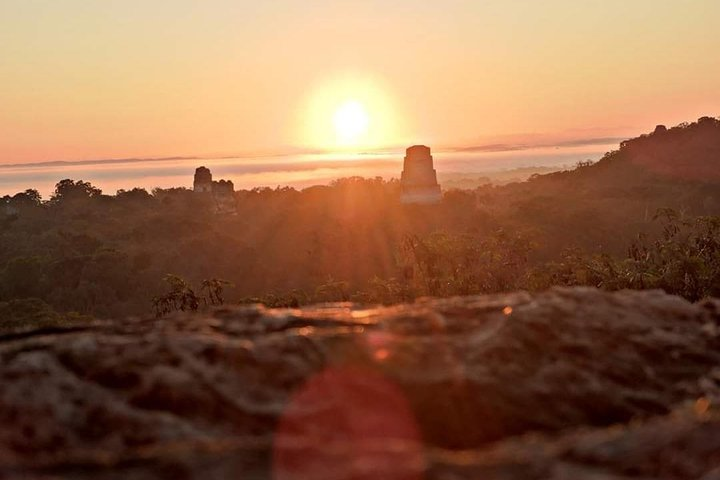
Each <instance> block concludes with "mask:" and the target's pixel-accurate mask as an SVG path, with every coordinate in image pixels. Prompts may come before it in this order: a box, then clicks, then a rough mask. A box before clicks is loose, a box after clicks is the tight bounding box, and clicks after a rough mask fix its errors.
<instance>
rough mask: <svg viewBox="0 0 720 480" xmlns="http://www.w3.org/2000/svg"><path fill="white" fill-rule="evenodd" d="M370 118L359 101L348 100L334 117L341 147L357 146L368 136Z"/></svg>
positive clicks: (334, 124)
mask: <svg viewBox="0 0 720 480" xmlns="http://www.w3.org/2000/svg"><path fill="white" fill-rule="evenodd" d="M369 125H370V116H369V115H368V113H367V110H366V109H365V106H364V105H363V104H362V103H360V102H358V101H357V100H347V101H345V102H344V103H343V104H342V105H340V106H339V107H338V109H337V110H336V111H335V114H334V115H333V126H334V127H335V135H336V137H337V141H338V143H339V144H341V145H357V144H359V143H362V140H363V139H364V137H366V136H367V133H368V127H369Z"/></svg>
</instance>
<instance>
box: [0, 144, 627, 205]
mask: <svg viewBox="0 0 720 480" xmlns="http://www.w3.org/2000/svg"><path fill="white" fill-rule="evenodd" d="M615 147H616V145H610V144H608V145H580V146H568V147H555V146H548V147H535V148H527V149H519V150H518V149H507V150H500V151H466V152H463V151H456V152H442V151H441V152H434V155H433V156H434V158H435V168H436V170H437V171H438V175H439V177H440V179H441V181H442V180H443V179H444V178H446V176H447V175H461V176H467V177H472V176H483V175H488V174H494V173H499V172H505V171H511V170H514V169H518V168H530V167H536V168H542V167H558V168H560V167H563V166H571V165H574V164H575V163H576V162H578V161H583V160H588V159H591V160H598V159H599V158H600V157H601V156H602V155H603V154H604V153H605V152H607V151H609V150H611V149H613V148H615ZM402 162H403V155H402V154H398V153H376V154H298V155H278V156H264V157H241V158H238V157H225V158H210V157H206V158H168V159H146V160H143V159H127V160H108V161H102V160H100V161H95V162H92V161H91V162H90V163H85V162H78V163H72V162H71V163H58V164H45V165H42V164H41V165H36V166H30V165H16V166H0V195H13V194H15V193H18V192H21V191H24V190H25V189H28V188H32V189H37V190H38V191H39V192H40V194H41V195H42V196H43V198H46V199H47V198H49V196H50V194H51V193H52V191H53V189H54V186H55V184H56V183H57V182H59V181H60V180H62V179H64V178H71V179H75V180H84V181H89V182H91V183H92V184H93V185H95V186H97V187H98V188H101V189H102V190H103V191H104V193H107V194H114V193H115V192H116V191H117V190H119V189H125V190H129V189H132V188H135V187H138V188H145V189H146V190H148V191H150V190H151V189H153V188H156V187H159V188H171V187H188V188H190V187H192V180H193V173H194V170H195V168H196V167H199V166H201V165H204V166H207V167H209V168H211V170H212V172H213V174H214V176H215V178H216V179H221V178H223V179H228V180H232V181H233V182H234V183H235V187H236V188H237V189H250V188H254V187H267V186H269V187H276V186H291V187H296V188H305V187H308V186H312V185H325V184H328V183H330V182H331V181H332V180H335V179H338V178H343V177H351V176H363V177H368V178H374V177H382V178H384V179H386V180H389V179H391V178H399V177H400V171H401V170H402Z"/></svg>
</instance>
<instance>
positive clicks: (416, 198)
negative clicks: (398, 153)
mask: <svg viewBox="0 0 720 480" xmlns="http://www.w3.org/2000/svg"><path fill="white" fill-rule="evenodd" d="M400 186H401V194H400V201H401V202H402V203H406V204H410V203H421V204H433V203H439V202H440V200H441V199H442V193H441V191H440V185H439V184H438V181H437V172H436V171H435V169H434V168H433V157H432V155H431V154H430V148H429V147H426V146H425V145H415V146H412V147H410V148H408V149H407V152H406V154H405V162H404V164H403V172H402V177H401V179H400Z"/></svg>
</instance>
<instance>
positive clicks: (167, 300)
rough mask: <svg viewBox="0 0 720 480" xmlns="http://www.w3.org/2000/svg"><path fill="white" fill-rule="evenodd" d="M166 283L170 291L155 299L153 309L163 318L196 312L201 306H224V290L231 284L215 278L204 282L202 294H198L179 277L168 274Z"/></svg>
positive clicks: (201, 288) (201, 289)
mask: <svg viewBox="0 0 720 480" xmlns="http://www.w3.org/2000/svg"><path fill="white" fill-rule="evenodd" d="M165 281H166V282H167V284H168V286H169V287H170V291H168V292H167V293H165V294H164V295H158V296H156V297H154V298H153V301H152V303H153V308H154V310H155V315H156V316H157V317H162V316H164V315H167V314H169V313H171V312H175V311H183V312H185V311H191V312H195V311H197V310H198V308H200V307H201V306H206V307H207V306H210V305H222V304H223V303H224V299H223V290H224V289H225V287H226V286H228V285H230V282H227V281H225V280H219V279H217V278H213V279H211V280H203V281H202V285H201V287H200V292H201V293H199V294H198V293H196V292H195V289H194V288H192V286H191V285H190V284H188V283H187V282H186V281H185V280H183V279H182V278H180V277H178V276H177V275H172V274H168V275H166V276H165Z"/></svg>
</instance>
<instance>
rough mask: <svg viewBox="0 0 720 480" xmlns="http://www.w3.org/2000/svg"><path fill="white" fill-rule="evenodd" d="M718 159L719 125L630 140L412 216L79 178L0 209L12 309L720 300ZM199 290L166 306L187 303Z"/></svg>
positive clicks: (380, 199)
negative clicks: (635, 291) (573, 293)
mask: <svg viewBox="0 0 720 480" xmlns="http://www.w3.org/2000/svg"><path fill="white" fill-rule="evenodd" d="M718 158H720V122H718V121H717V120H716V119H701V121H699V122H696V123H694V124H689V125H684V126H680V127H675V128H671V129H666V130H664V131H663V130H662V129H659V130H657V131H656V132H655V133H652V134H650V135H646V136H643V137H639V138H637V139H633V140H630V141H628V142H625V143H624V144H623V146H622V147H621V148H620V149H619V150H618V151H615V152H610V153H608V154H607V155H606V156H605V157H604V158H603V159H602V160H600V161H598V162H596V163H594V164H592V165H590V164H588V163H587V162H584V163H582V164H579V165H578V166H577V168H575V169H572V170H567V171H564V172H558V173H553V174H548V175H539V176H537V177H536V178H534V179H533V180H531V181H528V182H513V183H510V184H508V185H504V186H494V185H486V186H482V187H479V188H477V189H475V190H451V191H447V192H445V195H444V198H443V201H442V202H441V203H440V204H439V205H435V206H427V207H419V206H408V205H402V204H401V203H400V202H399V184H398V182H397V181H384V180H382V179H379V178H373V179H363V178H359V177H352V178H349V179H341V180H338V181H335V182H333V183H332V184H331V185H324V186H313V187H309V188H305V189H303V190H298V189H295V188H290V187H278V188H254V189H251V190H243V191H239V192H236V200H237V215H217V214H215V213H213V212H214V210H213V205H208V203H207V202H205V201H203V199H202V198H200V196H198V195H195V194H194V193H193V192H192V191H191V190H188V189H186V188H171V189H154V190H153V191H152V192H151V193H148V192H147V191H145V190H143V189H132V190H127V191H122V190H121V191H118V192H117V194H116V195H103V194H102V192H101V191H100V189H98V188H96V187H95V186H93V185H92V184H89V183H88V182H84V181H75V180H69V179H68V180H63V181H61V182H59V183H58V185H57V186H56V188H55V192H54V194H53V195H52V198H51V199H50V200H48V201H43V200H42V198H41V197H40V195H39V194H38V192H37V191H34V190H26V191H24V192H20V193H18V194H16V195H13V196H9V195H8V196H5V197H2V199H0V302H9V301H11V300H15V299H26V298H37V299H39V300H42V301H43V302H45V303H46V304H48V305H50V306H51V307H52V309H53V310H55V311H57V312H59V313H60V314H61V315H63V314H64V313H62V312H73V311H75V312H80V313H82V314H85V315H92V316H94V317H97V318H114V317H121V316H126V315H142V314H145V313H147V310H148V304H149V303H150V302H151V300H152V298H153V297H158V298H161V297H163V296H166V295H168V290H169V292H170V293H172V292H174V290H173V287H172V285H171V286H170V288H168V286H169V284H168V283H167V282H166V281H163V278H164V277H165V275H166V274H167V273H168V272H175V273H176V274H177V275H178V276H179V277H181V278H183V279H186V280H184V282H185V283H186V285H187V288H188V289H189V290H191V291H192V294H193V295H194V296H195V300H196V301H197V304H198V305H199V307H201V306H204V305H205V301H206V302H207V303H208V304H213V303H223V302H224V303H227V302H238V301H242V302H254V301H260V302H262V303H265V304H267V305H270V306H286V307H296V306H299V305H303V304H307V303H313V302H324V301H347V300H350V301H360V302H366V303H396V302H407V301H412V300H413V299H414V298H416V297H418V296H424V295H439V296H445V295H462V294H475V293H491V292H500V291H504V290H511V289H512V290H514V289H542V288H548V287H550V286H552V285H594V286H600V287H602V288H606V289H618V288H662V289H665V290H667V291H669V292H672V293H677V294H680V295H683V296H685V297H687V298H690V299H697V298H701V297H702V296H705V295H718V291H717V253H715V252H716V248H717V236H718V228H717V216H718V215H720V190H719V189H718V183H720V182H719V181H718V180H719V179H718V172H720V166H718V163H717V162H718ZM700 174H702V175H701V176H700V177H698V175H700ZM663 207H671V208H672V209H673V210H674V211H676V212H678V213H677V215H676V218H674V219H672V220H671V221H670V225H675V226H674V227H672V226H668V225H666V224H667V223H668V221H667V218H666V217H667V215H665V214H663V215H661V216H660V217H659V218H658V221H653V220H652V217H653V212H655V211H656V210H658V209H659V208H663ZM667 228H670V230H668V229H667ZM629 245H633V247H632V248H631V249H630V251H628V246H629ZM209 278H224V279H227V280H228V281H229V282H232V286H231V285H228V284H222V285H221V287H222V288H220V289H218V288H217V287H218V285H217V284H210V283H208V284H204V283H203V279H209ZM194 286H197V288H196V287H194ZM183 288H184V287H183ZM183 288H179V289H178V290H177V291H175V295H176V298H175V299H174V300H173V298H169V299H168V300H167V302H166V304H165V307H166V308H175V305H176V303H175V302H177V305H178V306H182V305H183V297H182V295H184V294H189V293H190V292H189V291H186V290H184V289H183ZM183 292H184V293H183ZM216 293H217V295H218V296H217V297H216V296H215V294H216ZM202 298H205V299H206V300H205V301H204V300H203V299H202ZM193 304H194V301H193V300H192V298H190V297H188V298H186V299H185V306H186V308H190V306H192V305H193ZM159 306H160V307H162V305H159ZM199 307H198V308H199Z"/></svg>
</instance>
